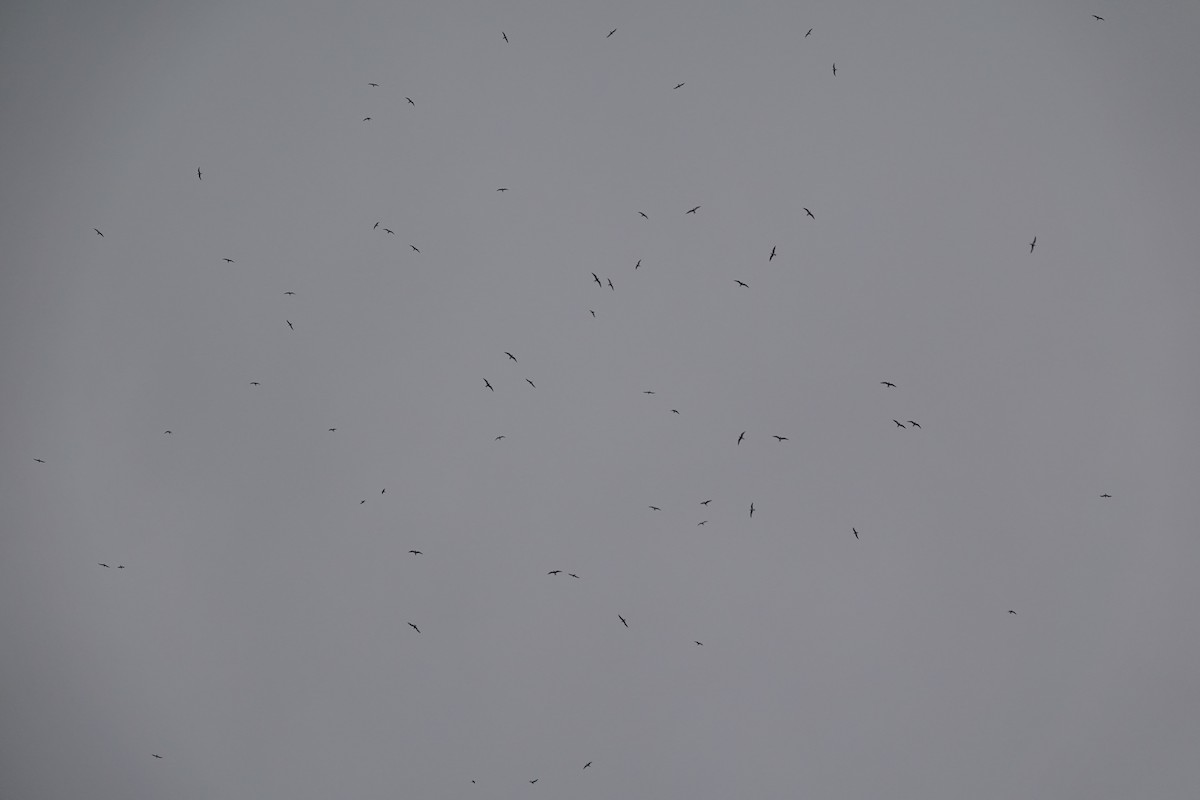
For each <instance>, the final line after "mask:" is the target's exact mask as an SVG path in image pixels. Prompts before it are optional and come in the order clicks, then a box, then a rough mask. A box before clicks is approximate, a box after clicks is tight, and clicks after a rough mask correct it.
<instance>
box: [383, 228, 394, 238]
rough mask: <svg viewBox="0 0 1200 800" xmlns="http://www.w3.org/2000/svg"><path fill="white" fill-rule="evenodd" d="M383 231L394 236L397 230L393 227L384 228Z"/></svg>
mask: <svg viewBox="0 0 1200 800" xmlns="http://www.w3.org/2000/svg"><path fill="white" fill-rule="evenodd" d="M383 232H384V233H390V234H391V235H392V236H395V235H396V232H395V231H394V230H392V229H391V228H384V229H383Z"/></svg>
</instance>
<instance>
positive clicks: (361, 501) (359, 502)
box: [358, 500, 367, 506]
mask: <svg viewBox="0 0 1200 800" xmlns="http://www.w3.org/2000/svg"><path fill="white" fill-rule="evenodd" d="M365 502H367V501H366V500H359V501H358V504H359V505H360V506H361V505H362V504H363V503H365Z"/></svg>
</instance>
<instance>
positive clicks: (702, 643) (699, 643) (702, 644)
mask: <svg viewBox="0 0 1200 800" xmlns="http://www.w3.org/2000/svg"><path fill="white" fill-rule="evenodd" d="M692 641H693V642H696V640H695V639H692ZM696 644H698V645H700V646H701V647H704V642H696Z"/></svg>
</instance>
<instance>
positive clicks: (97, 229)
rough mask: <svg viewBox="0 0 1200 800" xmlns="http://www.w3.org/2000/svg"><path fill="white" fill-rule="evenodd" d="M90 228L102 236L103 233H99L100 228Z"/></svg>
mask: <svg viewBox="0 0 1200 800" xmlns="http://www.w3.org/2000/svg"><path fill="white" fill-rule="evenodd" d="M92 230H94V231H95V232H96V233H98V234H100V235H101V236H103V235H104V234H103V233H100V229H99V228H92Z"/></svg>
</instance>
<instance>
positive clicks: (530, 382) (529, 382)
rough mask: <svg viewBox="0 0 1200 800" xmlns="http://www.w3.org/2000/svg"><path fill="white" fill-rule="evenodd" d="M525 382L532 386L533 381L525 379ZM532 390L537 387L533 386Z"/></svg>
mask: <svg viewBox="0 0 1200 800" xmlns="http://www.w3.org/2000/svg"><path fill="white" fill-rule="evenodd" d="M525 382H526V383H528V384H529V385H530V386H533V381H531V380H529V378H526V379H525ZM533 388H535V389H536V388H537V387H536V386H533Z"/></svg>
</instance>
